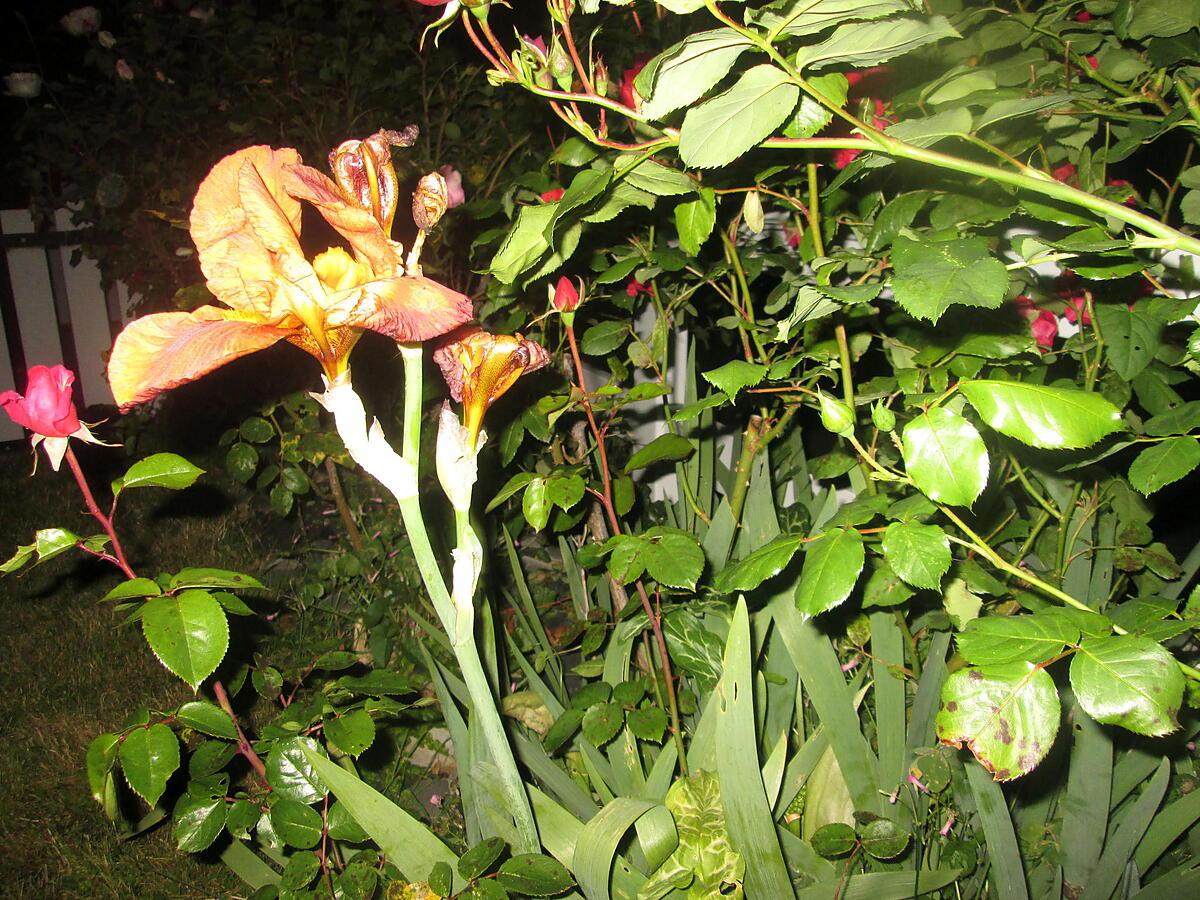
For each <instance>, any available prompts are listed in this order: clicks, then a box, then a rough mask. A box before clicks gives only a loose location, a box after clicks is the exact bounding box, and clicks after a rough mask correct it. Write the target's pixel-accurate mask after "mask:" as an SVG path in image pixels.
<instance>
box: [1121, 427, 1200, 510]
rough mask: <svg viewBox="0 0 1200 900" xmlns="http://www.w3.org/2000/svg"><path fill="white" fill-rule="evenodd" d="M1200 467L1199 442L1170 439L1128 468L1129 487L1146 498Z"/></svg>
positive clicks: (1143, 454) (1184, 438) (1180, 438)
mask: <svg viewBox="0 0 1200 900" xmlns="http://www.w3.org/2000/svg"><path fill="white" fill-rule="evenodd" d="M1196 466H1200V441H1197V440H1196V439H1195V438H1194V437H1192V436H1190V435H1182V436H1180V437H1173V438H1167V439H1166V440H1165V441H1162V442H1161V443H1158V444H1154V445H1153V446H1151V447H1148V448H1147V449H1145V450H1143V451H1142V452H1141V453H1139V454H1138V455H1137V458H1136V459H1135V460H1134V461H1133V465H1131V466H1130V467H1129V483H1130V484H1131V485H1133V487H1134V488H1135V489H1136V490H1137V491H1139V492H1141V493H1142V494H1145V495H1146V496H1147V497H1148V496H1150V495H1151V494H1153V493H1154V492H1155V491H1157V490H1160V489H1161V488H1164V487H1166V486H1167V485H1168V484H1171V483H1172V482H1175V481H1178V480H1179V479H1180V478H1183V477H1184V476H1185V475H1187V474H1188V473H1189V472H1191V471H1192V470H1193V469H1194V468H1196Z"/></svg>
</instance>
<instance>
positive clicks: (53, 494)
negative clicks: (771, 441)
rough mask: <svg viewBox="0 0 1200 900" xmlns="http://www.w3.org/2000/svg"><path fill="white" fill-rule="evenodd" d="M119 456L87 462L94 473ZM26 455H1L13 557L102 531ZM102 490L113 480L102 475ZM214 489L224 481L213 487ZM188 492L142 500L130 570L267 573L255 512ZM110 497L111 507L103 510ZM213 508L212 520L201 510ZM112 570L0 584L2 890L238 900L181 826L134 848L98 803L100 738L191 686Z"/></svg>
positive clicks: (127, 522) (46, 572)
mask: <svg viewBox="0 0 1200 900" xmlns="http://www.w3.org/2000/svg"><path fill="white" fill-rule="evenodd" d="M117 456H118V454H114V453H113V452H112V451H102V453H98V454H95V456H85V457H84V461H85V465H88V463H94V464H96V465H103V464H105V463H109V462H113V461H114V460H115V459H116V458H117ZM31 462H32V459H31V456H30V454H29V452H28V450H27V449H26V448H24V447H20V446H15V447H14V446H13V445H9V448H7V449H5V450H3V451H0V509H2V510H3V514H2V515H0V553H2V555H3V556H4V557H5V558H7V556H8V555H9V553H11V551H12V548H14V547H15V545H16V544H18V543H28V542H29V540H30V538H31V537H32V534H33V532H34V531H35V530H36V529H37V528H42V527H47V526H51V525H60V526H63V527H66V528H71V529H73V530H77V531H79V532H80V533H84V534H87V533H90V532H89V531H86V530H85V529H88V528H89V525H90V522H89V520H87V518H86V517H85V516H84V515H82V514H81V511H82V507H83V505H82V502H81V501H80V499H79V495H78V493H77V491H76V489H75V485H74V483H73V481H72V480H71V478H70V477H69V476H68V475H67V474H66V473H65V472H62V473H57V474H56V473H54V472H52V471H51V470H50V468H49V466H47V465H46V464H45V458H44V457H43V458H42V460H41V462H40V464H39V467H38V471H37V473H36V474H34V475H33V476H32V477H31V476H30V474H29V473H30V468H31ZM94 474H95V476H96V477H95V478H93V484H97V485H100V484H104V483H106V481H107V479H108V477H111V475H112V474H115V473H109V472H105V471H101V470H99V469H96V470H95V473H94ZM208 480H210V481H211V480H213V479H208ZM179 499H180V498H179V497H177V496H175V495H172V494H167V493H163V492H158V491H130V492H129V494H128V495H127V499H126V500H124V501H123V508H122V510H121V512H120V513H119V522H118V527H119V528H120V527H121V525H122V524H123V525H124V528H122V529H121V530H122V533H124V534H126V535H128V538H127V540H128V541H129V545H128V547H127V550H128V552H129V555H130V558H131V563H132V564H133V565H134V566H135V567H138V566H139V563H141V564H142V565H143V566H144V567H145V569H146V571H147V572H150V573H157V572H158V571H163V570H168V569H170V568H171V567H173V566H174V567H179V566H182V565H185V564H188V563H192V564H196V563H199V562H209V561H213V560H220V564H221V565H223V566H227V567H231V568H232V567H242V568H244V569H246V570H248V571H255V570H256V569H261V563H262V555H261V554H262V551H261V543H260V532H259V531H258V530H257V528H258V525H257V524H256V522H255V521H254V519H255V516H254V514H253V513H252V512H251V510H250V508H249V507H248V506H247V505H246V504H245V503H236V502H234V500H233V494H232V493H225V492H222V491H221V490H219V489H216V488H212V487H197V488H196V489H193V492H192V496H191V497H189V502H188V504H187V506H186V507H185V506H184V505H183V504H181V503H180V502H179ZM101 502H103V501H101ZM197 510H201V511H199V512H198V511H197ZM116 580H117V579H116V578H115V577H114V574H113V572H111V571H109V570H108V568H107V567H106V566H104V565H101V564H96V563H90V562H87V561H81V560H80V559H79V557H78V556H76V555H74V554H69V555H64V556H61V557H59V558H57V559H54V560H51V561H49V562H47V563H46V564H45V565H43V566H40V567H37V568H34V569H31V570H27V571H25V572H23V573H21V574H19V575H15V576H7V577H4V578H2V579H0V616H3V621H4V623H5V625H4V627H3V629H0V659H3V660H4V675H3V684H4V686H5V689H4V690H3V691H0V741H2V746H3V748H4V749H3V751H0V841H2V842H3V845H4V847H5V853H4V854H2V855H0V883H2V884H4V885H6V887H5V889H4V894H5V896H8V897H31V898H32V897H36V898H50V897H121V898H129V897H139V898H143V897H145V898H149V897H171V898H193V897H215V896H221V897H235V896H238V895H239V892H240V891H241V890H242V888H241V886H240V882H238V881H237V879H236V878H234V877H233V876H232V875H231V874H230V873H229V872H228V871H227V870H226V869H225V867H224V866H223V865H221V864H220V863H219V862H217V861H215V860H210V859H205V858H204V857H194V856H190V855H188V854H184V853H179V852H177V851H176V849H175V847H174V841H173V840H172V838H171V834H170V829H169V826H167V825H166V824H164V825H160V826H158V827H157V828H156V829H154V830H152V831H151V832H150V833H149V834H145V835H142V836H140V837H137V838H135V839H132V840H127V841H123V840H121V837H120V834H119V833H118V831H117V830H116V829H115V828H114V826H112V825H111V824H110V823H109V822H108V821H107V820H106V819H105V817H104V815H103V813H102V812H101V810H100V808H99V807H98V806H97V805H96V804H95V803H94V802H93V801H92V800H91V798H90V797H89V796H88V788H87V780H86V776H85V774H84V767H83V753H84V749H85V748H86V747H87V744H88V743H89V741H90V740H91V739H92V738H93V737H94V736H95V735H96V734H98V733H100V732H102V731H105V730H111V729H113V728H114V727H117V726H119V725H120V724H121V722H122V720H123V719H124V718H125V717H126V716H127V715H128V714H129V712H130V711H131V710H134V709H136V708H138V707H139V706H140V705H141V704H145V703H147V702H151V703H154V704H157V705H159V706H161V707H170V706H172V705H174V704H177V703H178V702H180V701H181V700H183V699H185V695H187V694H188V693H189V692H188V689H187V687H186V686H185V685H183V684H182V683H181V682H180V681H179V679H177V678H175V677H174V676H172V675H171V674H170V673H168V672H167V671H166V670H165V669H164V668H163V667H162V666H160V665H159V664H158V663H157V661H156V660H155V659H154V657H153V656H152V655H151V654H150V653H149V652H148V650H147V648H146V645H145V642H144V641H143V640H142V637H141V635H140V634H139V633H138V632H137V631H136V630H134V629H132V628H129V627H126V626H123V625H122V624H121V621H120V617H118V616H115V615H114V614H113V612H112V610H111V609H110V608H109V607H107V606H102V605H98V604H97V602H96V601H97V599H98V598H99V597H101V596H103V593H104V592H105V591H106V590H107V589H108V587H110V586H111V585H112V584H114V583H115V582H116Z"/></svg>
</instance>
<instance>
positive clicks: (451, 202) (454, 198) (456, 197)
mask: <svg viewBox="0 0 1200 900" xmlns="http://www.w3.org/2000/svg"><path fill="white" fill-rule="evenodd" d="M438 171H439V172H441V173H442V177H443V178H445V179H446V208H447V209H454V207H456V206H462V205H463V204H464V203H466V202H467V195H466V192H465V191H463V183H462V173H461V172H459V171H458V169H456V168H454V166H442V167H441V168H440V169H438Z"/></svg>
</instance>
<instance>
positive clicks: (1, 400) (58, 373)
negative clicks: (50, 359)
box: [0, 366, 79, 438]
mask: <svg viewBox="0 0 1200 900" xmlns="http://www.w3.org/2000/svg"><path fill="white" fill-rule="evenodd" d="M74 383H75V373H74V372H72V371H71V370H70V369H67V368H65V367H64V366H52V367H51V366H34V367H33V368H31V369H30V370H29V384H28V385H27V386H26V388H25V396H24V397H22V396H21V395H20V394H18V393H17V392H16V391H5V392H4V393H3V394H0V407H3V409H4V411H5V412H6V413H8V417H9V418H10V419H12V420H13V421H14V422H16V423H17V424H18V425H20V426H22V427H24V428H28V429H29V430H30V431H32V432H33V433H34V434H40V435H42V436H43V437H52V438H65V437H70V436H71V435H73V434H74V433H75V432H77V431H78V430H79V416H78V415H77V414H76V413H75V404H74V403H73V402H72V401H71V393H72V391H71V385H72V384H74Z"/></svg>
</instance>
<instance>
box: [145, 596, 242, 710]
mask: <svg viewBox="0 0 1200 900" xmlns="http://www.w3.org/2000/svg"><path fill="white" fill-rule="evenodd" d="M142 633H143V634H144V635H145V636H146V643H148V644H149V645H150V649H151V650H152V651H154V655H155V656H157V657H158V660H159V662H161V663H162V664H163V665H164V666H166V667H167V668H168V669H170V670H171V671H172V672H173V673H175V674H176V675H178V676H179V677H180V678H182V679H183V680H184V681H186V682H187V683H188V684H190V685H191V686H192V689H193V690H197V689H199V687H200V682H202V681H203V680H204V679H205V678H207V677H208V676H209V675H211V674H212V673H213V672H215V671H216V669H217V666H219V665H220V664H221V660H222V659H224V658H225V651H226V650H227V649H228V648H229V621H228V620H227V619H226V617H225V610H224V609H223V608H222V607H221V604H220V603H219V602H218V601H217V599H216V598H215V597H213V595H212V594H210V593H209V592H208V591H201V590H186V591H183V592H182V593H180V594H178V595H176V596H174V597H155V598H154V599H153V600H149V601H147V602H146V604H145V606H143V607H142Z"/></svg>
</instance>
